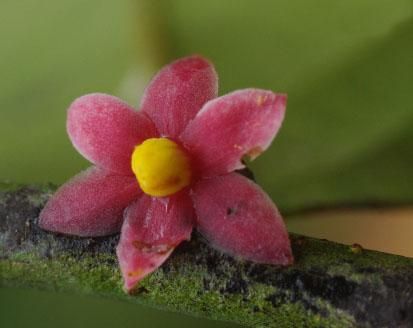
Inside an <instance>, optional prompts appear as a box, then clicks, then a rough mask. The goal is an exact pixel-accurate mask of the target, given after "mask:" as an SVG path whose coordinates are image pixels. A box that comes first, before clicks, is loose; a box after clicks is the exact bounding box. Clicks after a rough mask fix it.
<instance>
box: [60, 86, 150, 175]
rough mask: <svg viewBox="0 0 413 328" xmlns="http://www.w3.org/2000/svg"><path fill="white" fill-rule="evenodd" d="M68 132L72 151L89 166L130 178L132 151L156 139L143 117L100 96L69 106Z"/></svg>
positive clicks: (84, 99)
mask: <svg viewBox="0 0 413 328" xmlns="http://www.w3.org/2000/svg"><path fill="white" fill-rule="evenodd" d="M67 131H68V133H69V137H70V139H71V140H72V143H73V145H74V146H75V148H76V149H77V150H78V151H79V152H80V153H81V154H82V155H83V156H84V157H85V158H87V159H88V160H90V161H91V162H92V163H94V164H96V165H98V166H101V167H103V168H105V169H107V170H109V171H113V172H118V173H122V174H129V175H132V174H133V173H132V169H131V154H132V152H133V149H134V147H135V146H136V145H137V144H140V143H141V142H142V141H143V140H145V139H147V138H151V137H155V136H157V131H156V128H155V125H154V124H153V123H152V121H151V120H150V119H149V118H148V117H147V116H146V115H145V114H143V113H139V112H137V111H134V110H133V108H132V107H130V106H129V105H127V104H126V103H124V102H123V101H121V100H120V99H118V98H116V97H113V96H109V95H105V94H99V93H95V94H89V95H85V96H83V97H80V98H78V99H76V100H75V101H74V102H73V103H72V104H71V105H70V107H69V110H68V117H67Z"/></svg>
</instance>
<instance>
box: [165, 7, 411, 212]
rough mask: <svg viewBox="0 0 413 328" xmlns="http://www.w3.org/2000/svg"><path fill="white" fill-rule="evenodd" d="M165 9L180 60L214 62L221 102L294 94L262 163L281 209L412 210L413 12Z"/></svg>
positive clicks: (257, 165)
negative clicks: (256, 93) (392, 206)
mask: <svg viewBox="0 0 413 328" xmlns="http://www.w3.org/2000/svg"><path fill="white" fill-rule="evenodd" d="M163 4H164V7H163V10H164V11H166V12H168V13H169V15H168V17H167V19H166V22H167V24H166V28H167V31H168V33H169V34H168V36H167V37H168V39H169V40H171V41H170V44H171V46H172V53H173V57H178V56H182V55H186V54H188V53H193V52H197V53H202V54H205V55H207V56H209V57H210V58H211V59H212V60H213V61H214V62H215V63H216V66H217V69H218V72H219V74H220V77H221V81H220V82H221V89H220V90H221V93H226V92H228V91H230V90H233V89H238V88H245V87H250V86H254V87H260V88H268V89H272V90H275V91H282V92H287V93H288V95H289V101H288V109H287V117H286V121H285V124H284V126H283V128H282V129H281V131H280V134H279V136H278V138H277V139H276V141H275V143H274V145H273V146H272V148H271V150H269V151H268V152H267V153H266V154H264V155H262V157H261V158H259V159H258V160H257V161H256V162H254V163H253V169H255V171H256V173H257V176H258V180H259V182H260V183H261V184H262V185H263V186H264V188H265V189H266V190H267V191H268V192H269V193H270V195H271V196H272V197H273V198H274V199H275V200H276V201H277V203H278V204H279V205H280V207H281V208H283V209H286V210H294V209H297V208H303V207H308V206H314V205H317V204H336V203H343V202H352V203H353V202H357V203H360V202H361V203H363V202H370V201H385V202H388V201H391V202H411V201H412V200H413V193H412V192H409V186H411V185H413V170H411V167H413V151H412V149H413V147H412V146H413V138H412V133H411V132H410V131H411V127H410V125H411V123H412V122H413V98H412V96H411V94H412V86H413V42H412V35H413V20H412V16H411V12H412V9H413V4H412V3H411V2H410V1H395V2H388V1H379V2H377V1H372V0H368V1H356V0H351V1H345V2H340V3H338V2H331V1H327V0H322V1H316V2H313V1H310V2H308V1H254V2H253V1H218V0H215V1H208V2H199V1H193V2H189V1H185V0H174V1H167V2H163ZM195 13H196V14H195ZM409 136H410V138H408V137H409Z"/></svg>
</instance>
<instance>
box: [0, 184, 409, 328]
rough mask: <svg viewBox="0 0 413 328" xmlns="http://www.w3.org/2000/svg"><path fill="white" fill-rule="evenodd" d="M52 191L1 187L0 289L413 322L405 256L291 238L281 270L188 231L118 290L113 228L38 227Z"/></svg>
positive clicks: (280, 316)
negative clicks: (164, 257) (150, 270)
mask: <svg viewBox="0 0 413 328" xmlns="http://www.w3.org/2000/svg"><path fill="white" fill-rule="evenodd" d="M51 192H52V189H51V188H45V187H42V188H39V187H24V188H17V189H14V190H8V191H3V192H0V286H16V287H29V288H40V289H47V290H54V291H67V292H74V293H82V294H89V295H101V296H104V297H112V298H115V299H122V300H128V301H131V302H137V303H141V304H147V305H150V306H156V307H159V308H163V309H167V310H172V311H178V312H181V313H188V314H192V315H197V316H203V317H208V318H212V319H217V320H228V321H233V322H238V323H242V324H244V325H249V326H254V327H291V326H293V327H300V326H305V327H320V326H321V327H332V326H334V327H352V326H366V327H369V326H370V327H396V326H397V327H412V326H413V259H409V258H404V257H401V256H395V255H388V254H383V253H379V252H373V251H367V250H361V251H360V249H357V251H354V248H352V247H350V246H345V245H340V244H336V243H333V242H329V241H326V240H317V239H312V238H307V237H303V236H297V235H292V236H291V239H292V247H293V253H294V257H295V259H296V263H295V264H294V265H293V266H290V267H287V268H282V267H277V266H271V265H260V264H253V263H250V262H247V261H241V260H237V259H234V258H232V257H230V256H226V255H224V254H222V253H220V252H218V251H216V250H214V249H212V248H211V247H210V246H208V245H207V244H206V243H204V241H203V240H202V237H200V236H198V235H194V236H193V238H192V241H190V242H188V243H185V244H183V245H182V246H180V247H179V248H178V249H177V250H176V252H175V253H174V254H173V255H172V257H171V258H170V259H169V260H168V261H167V262H166V263H165V264H164V265H163V266H162V267H161V268H160V269H159V270H158V271H156V272H155V273H154V274H153V275H151V276H149V277H148V278H146V279H144V280H143V281H142V283H141V287H140V288H139V289H138V290H137V293H136V294H135V295H131V296H129V295H126V294H124V292H123V291H122V280H121V275H120V272H119V269H118V264H117V260H116V256H115V253H114V249H115V246H116V244H117V242H118V239H119V236H118V235H114V236H110V237H101V238H79V237H69V236H63V235H58V234H53V233H48V232H45V231H43V230H42V229H40V228H39V227H38V226H37V220H38V214H39V212H40V210H41V208H42V206H43V205H44V203H45V202H46V201H47V199H48V198H49V197H50V195H51Z"/></svg>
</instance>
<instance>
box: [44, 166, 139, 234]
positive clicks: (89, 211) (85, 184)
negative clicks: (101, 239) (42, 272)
mask: <svg viewBox="0 0 413 328" xmlns="http://www.w3.org/2000/svg"><path fill="white" fill-rule="evenodd" d="M141 193H142V192H141V190H140V189H139V186H138V183H137V181H136V178H135V177H128V176H120V175H114V174H113V173H108V172H107V171H105V170H102V169H99V168H97V167H94V166H92V167H90V168H89V169H87V170H85V171H83V172H81V173H79V174H78V175H76V176H75V177H73V178H72V179H71V180H69V181H68V182H66V183H65V184H64V185H63V186H61V187H60V188H59V189H58V190H57V192H56V193H55V194H54V195H53V197H52V198H51V199H50V200H49V201H48V202H47V204H46V206H45V207H44V208H43V210H42V212H41V213H40V219H39V225H40V227H41V228H43V229H45V230H50V231H55V232H60V233H65V234H71V235H77V236H104V235H109V234H112V233H116V232H118V231H119V230H120V227H121V225H122V221H123V211H124V209H125V208H126V207H127V206H128V205H129V204H130V203H131V202H132V201H134V200H136V199H137V197H138V196H139V195H140V194H141Z"/></svg>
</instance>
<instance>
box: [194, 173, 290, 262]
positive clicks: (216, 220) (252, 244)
mask: <svg viewBox="0 0 413 328" xmlns="http://www.w3.org/2000/svg"><path fill="white" fill-rule="evenodd" d="M192 198H193V200H194V205H195V210H196V214H197V217H198V230H199V231H200V232H201V234H202V235H204V236H205V238H207V239H208V240H209V242H210V243H211V244H212V245H213V246H214V247H216V248H217V249H219V250H221V251H223V252H225V253H228V254H231V255H233V256H239V257H241V258H244V259H247V260H251V261H254V262H259V263H268V264H281V265H287V264H291V263H292V262H293V256H292V253H291V247H290V241H289V238H288V233H287V230H286V228H285V225H284V222H283V220H282V217H281V215H280V213H279V212H278V210H277V208H276V207H275V205H274V203H273V202H272V201H271V199H270V198H269V197H268V196H267V195H266V194H265V193H264V192H263V190H262V189H261V188H260V187H259V186H258V185H256V184H255V183H254V182H252V181H250V180H248V179H247V178H245V177H243V176H241V175H239V174H237V173H230V174H228V175H224V176H218V177H214V178H209V179H203V180H201V181H200V182H199V183H198V184H197V185H196V186H195V188H194V190H193V195H192Z"/></svg>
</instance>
